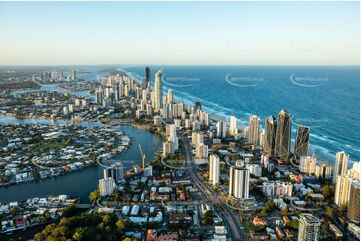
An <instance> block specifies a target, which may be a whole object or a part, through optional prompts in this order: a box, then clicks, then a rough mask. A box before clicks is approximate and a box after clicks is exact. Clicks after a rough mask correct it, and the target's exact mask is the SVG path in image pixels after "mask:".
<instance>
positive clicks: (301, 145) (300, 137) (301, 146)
mask: <svg viewBox="0 0 361 242" xmlns="http://www.w3.org/2000/svg"><path fill="white" fill-rule="evenodd" d="M309 142H310V128H309V127H306V126H302V125H298V126H297V133H296V141H295V156H296V158H297V159H298V158H299V157H301V156H306V155H307V153H308V144H309Z"/></svg>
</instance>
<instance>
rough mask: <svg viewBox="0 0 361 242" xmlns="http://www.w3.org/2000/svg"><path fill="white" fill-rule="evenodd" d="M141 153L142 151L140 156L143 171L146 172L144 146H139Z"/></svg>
mask: <svg viewBox="0 0 361 242" xmlns="http://www.w3.org/2000/svg"><path fill="white" fill-rule="evenodd" d="M139 151H140V155H141V156H142V169H143V170H144V167H145V164H144V161H145V154H144V153H143V150H142V146H141V145H140V144H139Z"/></svg>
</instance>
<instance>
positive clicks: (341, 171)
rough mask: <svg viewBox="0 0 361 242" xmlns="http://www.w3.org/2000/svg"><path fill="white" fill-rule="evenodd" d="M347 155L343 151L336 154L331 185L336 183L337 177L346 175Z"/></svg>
mask: <svg viewBox="0 0 361 242" xmlns="http://www.w3.org/2000/svg"><path fill="white" fill-rule="evenodd" d="M348 158H349V155H348V154H346V153H345V152H344V151H340V152H337V154H336V162H335V169H334V171H333V178H332V181H333V183H336V179H337V176H343V175H346V172H347V165H348Z"/></svg>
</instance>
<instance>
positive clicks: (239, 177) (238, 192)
mask: <svg viewBox="0 0 361 242" xmlns="http://www.w3.org/2000/svg"><path fill="white" fill-rule="evenodd" d="M229 178H230V179H229V196H233V197H235V198H239V199H247V198H248V197H249V170H248V169H247V168H245V167H241V166H231V168H230V170H229Z"/></svg>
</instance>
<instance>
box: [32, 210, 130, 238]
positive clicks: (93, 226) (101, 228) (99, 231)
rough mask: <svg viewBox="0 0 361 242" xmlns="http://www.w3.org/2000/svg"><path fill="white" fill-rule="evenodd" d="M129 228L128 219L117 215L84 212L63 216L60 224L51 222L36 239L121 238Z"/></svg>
mask: <svg viewBox="0 0 361 242" xmlns="http://www.w3.org/2000/svg"><path fill="white" fill-rule="evenodd" d="M128 228H129V222H128V221H127V220H118V219H117V218H116V216H115V215H109V214H107V215H103V216H101V215H100V214H97V213H92V214H88V213H83V214H82V215H80V216H74V217H70V218H62V219H61V220H60V222H59V224H57V225H56V224H50V225H48V226H47V227H46V228H45V229H44V230H43V231H41V232H40V233H37V234H36V235H35V237H34V239H35V240H120V239H125V238H124V232H125V231H126V230H127V229H128Z"/></svg>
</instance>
